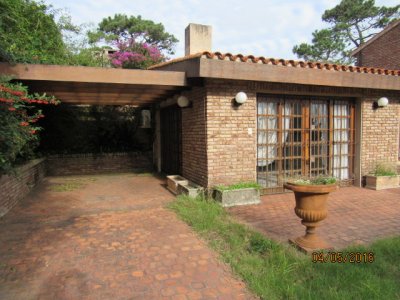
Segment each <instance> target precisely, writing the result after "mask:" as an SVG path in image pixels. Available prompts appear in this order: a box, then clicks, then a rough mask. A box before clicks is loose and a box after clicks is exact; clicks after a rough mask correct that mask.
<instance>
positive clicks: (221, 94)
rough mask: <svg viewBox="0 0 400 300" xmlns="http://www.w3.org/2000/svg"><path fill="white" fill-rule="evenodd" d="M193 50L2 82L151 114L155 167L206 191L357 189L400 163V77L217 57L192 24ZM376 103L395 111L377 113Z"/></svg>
mask: <svg viewBox="0 0 400 300" xmlns="http://www.w3.org/2000/svg"><path fill="white" fill-rule="evenodd" d="M398 28H399V26H397V29H396V30H398ZM185 50H186V53H185V56H184V57H182V58H178V59H173V60H171V61H168V62H165V63H161V64H159V65H156V66H153V67H152V68H151V70H121V69H105V68H90V67H72V66H43V65H36V66H35V65H17V66H9V65H5V64H0V73H6V74H12V75H13V76H14V77H15V78H17V79H18V80H20V81H22V82H24V83H25V84H27V85H29V87H30V88H31V90H32V91H35V92H47V93H48V94H54V95H55V96H57V97H58V98H59V99H61V101H63V102H64V103H71V104H77V103H80V104H82V103H84V104H109V105H121V104H130V105H137V106H140V107H143V108H146V109H149V108H150V109H151V111H152V112H153V114H152V122H153V130H154V146H153V163H154V166H155V169H157V170H158V171H163V172H164V173H166V174H169V175H172V174H180V175H182V176H184V177H185V178H187V179H189V180H191V181H193V182H194V183H197V184H199V185H202V186H204V187H212V186H215V185H217V184H232V183H237V182H241V181H257V182H258V183H260V184H261V185H262V186H263V187H264V192H265V193H276V192H283V187H282V184H283V182H284V180H285V178H286V177H287V176H295V175H303V176H317V175H320V174H324V175H332V176H336V177H338V178H339V179H340V181H341V182H342V184H343V185H356V186H361V185H362V180H363V176H364V175H366V174H368V173H369V172H371V171H372V170H373V168H374V166H375V164H376V163H377V162H380V161H388V162H393V163H395V162H397V158H398V148H399V116H400V70H397V71H394V70H387V69H384V68H380V67H373V68H369V67H358V66H357V67H355V66H340V65H331V64H324V63H312V62H302V61H293V60H283V59H271V58H265V57H254V56H252V55H248V56H245V55H241V54H239V55H232V54H229V53H227V54H222V53H219V52H212V51H211V28H210V27H209V26H203V25H195V24H190V25H189V26H188V28H187V29H186V45H185ZM398 69H400V68H398ZM239 92H244V93H245V94H246V96H247V101H245V102H244V103H243V104H238V103H237V101H236V100H235V97H236V96H237V94H238V93H239ZM179 97H180V98H179ZM380 98H387V99H388V100H389V101H388V104H387V105H386V106H384V107H377V105H376V103H377V101H378V99H380ZM184 100H189V102H190V105H187V104H188V103H184V102H185V101H184ZM180 101H181V102H180ZM182 101H183V103H182ZM177 104H179V105H180V106H179V105H177ZM182 106H185V107H182Z"/></svg>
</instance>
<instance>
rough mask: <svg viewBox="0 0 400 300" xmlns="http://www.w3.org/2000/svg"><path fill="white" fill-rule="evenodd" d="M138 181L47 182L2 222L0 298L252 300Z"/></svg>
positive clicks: (159, 194) (155, 187)
mask: <svg viewBox="0 0 400 300" xmlns="http://www.w3.org/2000/svg"><path fill="white" fill-rule="evenodd" d="M163 184H164V182H163V181H162V180H160V179H157V178H155V177H151V176H142V177H140V176H136V175H134V174H121V175H108V176H104V175H103V176H80V177H62V178H61V177H48V178H46V179H45V181H44V183H43V184H41V185H40V186H39V187H38V188H37V189H36V190H35V192H34V193H32V194H31V195H30V196H28V197H27V198H26V199H25V200H24V201H23V202H22V203H21V204H20V205H19V206H17V207H16V208H14V209H13V210H12V211H11V212H10V213H8V214H7V215H6V216H5V217H3V218H2V219H0V258H1V260H0V299H12V300H14V299H24V300H25V299H57V300H61V299H248V298H251V296H250V295H249V294H248V293H247V292H246V289H245V287H244V284H243V283H242V282H240V281H239V280H237V279H235V278H233V276H232V274H231V272H230V270H229V268H227V267H226V266H225V265H223V264H222V263H220V262H218V260H217V258H216V254H214V253H213V252H212V251H210V250H209V249H208V248H207V247H206V245H205V244H204V243H203V242H202V241H201V240H199V239H198V238H197V237H196V236H195V235H194V233H193V232H192V231H191V229H190V228H189V227H188V226H187V225H186V224H184V223H183V222H181V221H180V220H178V219H177V217H176V216H175V214H174V213H173V212H171V211H169V210H168V209H166V208H165V205H166V204H167V203H168V202H169V201H171V200H172V199H173V196H172V195H171V194H170V193H169V192H168V191H167V190H166V189H165V188H164V187H163Z"/></svg>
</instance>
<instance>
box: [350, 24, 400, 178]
mask: <svg viewBox="0 0 400 300" xmlns="http://www.w3.org/2000/svg"><path fill="white" fill-rule="evenodd" d="M351 55H352V56H354V57H355V58H356V64H357V66H367V67H379V68H385V69H391V70H400V20H397V21H395V22H393V23H391V24H390V25H388V26H387V27H386V28H385V29H384V30H382V31H381V32H379V33H378V34H376V35H375V36H374V37H373V38H371V39H369V40H368V41H367V42H366V43H364V44H362V45H361V46H360V47H358V48H357V49H355V50H354V51H353V52H352V53H351ZM399 118H400V116H399ZM399 140H400V136H399ZM398 159H399V161H400V145H399V154H398ZM398 169H399V170H400V165H398Z"/></svg>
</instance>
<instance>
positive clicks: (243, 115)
mask: <svg viewBox="0 0 400 300" xmlns="http://www.w3.org/2000/svg"><path fill="white" fill-rule="evenodd" d="M206 87H207V162H208V186H209V187H211V186H214V185H217V184H233V183H237V182H241V181H256V167H255V166H256V156H257V152H256V151H257V150H256V141H257V128H256V118H257V111H256V109H257V102H256V93H254V92H252V91H249V90H248V88H247V83H245V82H232V81H222V80H214V81H213V80H208V81H207V83H206ZM241 90H243V91H245V92H246V94H247V96H248V100H247V101H246V102H245V103H244V104H243V105H241V106H236V105H235V103H234V100H233V99H234V97H235V95H236V94H237V93H238V92H239V91H241Z"/></svg>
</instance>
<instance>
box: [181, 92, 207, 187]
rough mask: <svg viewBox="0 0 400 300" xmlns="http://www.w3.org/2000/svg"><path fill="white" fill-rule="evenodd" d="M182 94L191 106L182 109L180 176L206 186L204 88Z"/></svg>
mask: <svg viewBox="0 0 400 300" xmlns="http://www.w3.org/2000/svg"><path fill="white" fill-rule="evenodd" d="M184 95H185V96H187V97H188V99H190V100H191V101H192V107H189V108H184V109H182V176H183V177H185V178H187V179H189V180H191V181H193V182H195V183H197V184H200V185H202V186H207V139H206V101H205V98H206V94H205V89H204V88H202V87H195V88H193V89H192V90H191V91H189V92H186V93H184Z"/></svg>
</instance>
